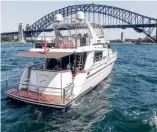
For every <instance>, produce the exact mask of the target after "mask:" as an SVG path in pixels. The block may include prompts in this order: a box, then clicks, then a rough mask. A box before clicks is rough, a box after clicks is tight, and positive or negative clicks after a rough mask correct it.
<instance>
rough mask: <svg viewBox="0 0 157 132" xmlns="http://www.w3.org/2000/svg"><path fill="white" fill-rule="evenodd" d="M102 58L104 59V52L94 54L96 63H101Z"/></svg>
mask: <svg viewBox="0 0 157 132" xmlns="http://www.w3.org/2000/svg"><path fill="white" fill-rule="evenodd" d="M102 58H103V52H102V51H96V52H95V53H94V62H97V61H101V60H102Z"/></svg>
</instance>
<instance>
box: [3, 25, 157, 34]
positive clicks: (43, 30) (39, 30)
mask: <svg viewBox="0 0 157 132" xmlns="http://www.w3.org/2000/svg"><path fill="white" fill-rule="evenodd" d="M144 27H156V24H129V25H128V24H127V25H103V28H122V29H125V28H144ZM60 30H66V29H64V28H62V29H60ZM52 31H53V28H49V29H38V30H30V31H24V34H27V36H29V37H31V33H34V32H52ZM1 35H10V36H11V35H13V36H14V35H15V36H16V35H18V32H4V33H1Z"/></svg>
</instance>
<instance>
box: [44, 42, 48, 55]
mask: <svg viewBox="0 0 157 132" xmlns="http://www.w3.org/2000/svg"><path fill="white" fill-rule="evenodd" d="M46 49H47V41H46V39H45V40H44V54H45V53H46Z"/></svg>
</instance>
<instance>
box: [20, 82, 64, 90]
mask: <svg viewBox="0 0 157 132" xmlns="http://www.w3.org/2000/svg"><path fill="white" fill-rule="evenodd" d="M18 84H21V85H28V84H25V83H18ZM28 86H33V87H40V88H50V89H61V88H55V87H46V86H36V85H28Z"/></svg>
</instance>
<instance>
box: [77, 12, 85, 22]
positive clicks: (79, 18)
mask: <svg viewBox="0 0 157 132" xmlns="http://www.w3.org/2000/svg"><path fill="white" fill-rule="evenodd" d="M76 19H78V20H84V19H85V16H84V13H83V12H82V11H79V12H77V14H76Z"/></svg>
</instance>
